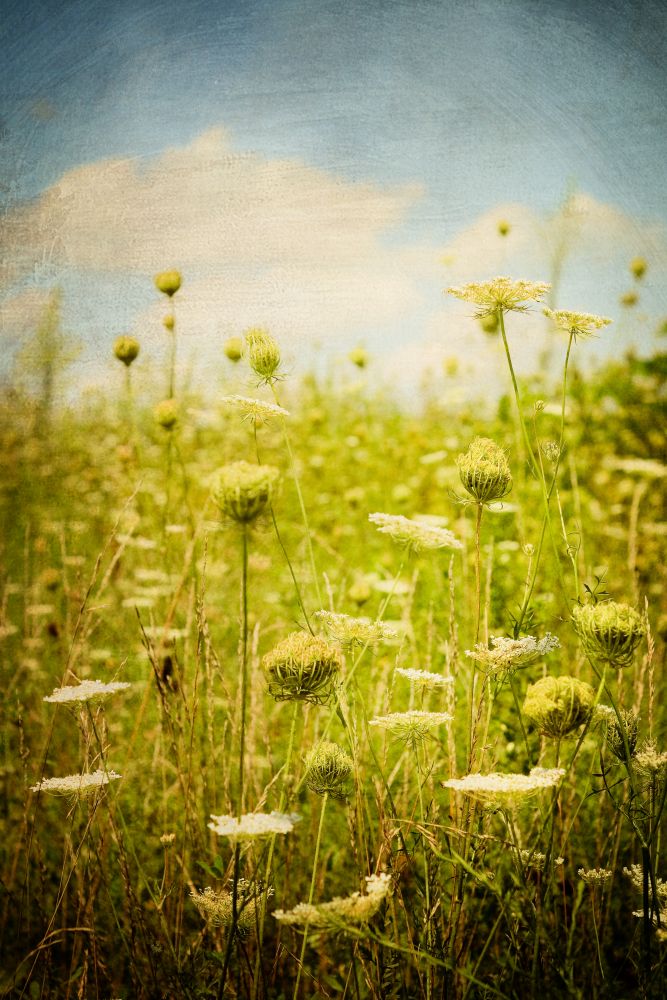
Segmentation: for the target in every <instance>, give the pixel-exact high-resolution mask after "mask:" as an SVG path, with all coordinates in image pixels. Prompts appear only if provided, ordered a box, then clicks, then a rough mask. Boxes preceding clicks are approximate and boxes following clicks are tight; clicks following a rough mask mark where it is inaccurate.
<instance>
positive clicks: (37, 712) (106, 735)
mask: <svg viewBox="0 0 667 1000" xmlns="http://www.w3.org/2000/svg"><path fill="white" fill-rule="evenodd" d="M180 280H181V279H180V275H178V273H177V272H174V271H170V272H164V273H163V274H161V275H159V276H158V278H157V279H156V283H157V288H158V290H159V292H160V294H161V295H162V299H161V301H162V302H163V304H164V318H165V337H166V338H168V339H169V342H170V344H171V345H172V348H173V350H172V355H171V360H170V364H169V368H168V370H167V371H166V372H162V371H156V372H155V378H154V396H153V398H150V399H149V398H147V397H145V396H144V395H142V394H138V393H136V392H135V390H134V389H133V383H132V373H133V364H134V362H135V358H136V357H137V354H138V353H139V352H141V350H142V345H141V343H140V338H138V340H135V339H134V337H120V338H118V339H117V340H116V341H115V344H114V343H113V337H112V338H111V339H110V343H109V373H108V390H107V391H106V393H105V394H104V395H103V396H102V395H99V394H98V395H96V396H93V397H82V398H81V399H79V400H77V401H75V402H73V403H71V404H69V405H64V404H61V405H58V403H57V401H56V399H55V398H54V392H53V375H54V358H55V357H56V353H57V352H55V351H54V350H49V345H51V347H53V345H54V344H56V345H57V336H56V334H57V328H58V323H57V315H56V314H55V313H54V314H53V315H52V316H51V320H50V321H48V322H45V325H44V329H43V330H42V335H43V343H42V345H41V346H42V359H43V360H42V369H41V377H40V379H39V380H38V389H39V391H38V392H37V393H36V394H30V393H28V392H26V391H23V390H21V389H20V388H18V387H16V386H12V385H11V384H7V385H6V387H5V389H4V392H3V397H2V401H1V403H0V406H1V418H0V436H1V441H0V462H1V463H2V492H1V509H2V519H3V541H2V566H3V569H2V575H1V577H0V651H1V653H2V660H1V663H2V673H3V695H4V697H3V699H2V710H1V711H2V721H1V725H0V732H1V734H2V762H1V766H2V813H3V829H4V834H3V837H2V841H1V843H0V934H1V938H0V953H1V955H2V959H1V960H0V965H1V969H2V978H1V979H0V991H1V993H2V996H5V997H10V998H12V1000H19V998H24V997H25V998H30V1000H37V998H42V997H47V998H48V997H58V998H60V997H62V998H68V1000H69V998H72V1000H74V998H91V1000H92V998H96V1000H108V998H112V997H114V998H115V997H122V998H127V1000H129V998H134V997H136V998H172V997H173V998H180V997H185V998H192V1000H194V998H218V1000H220V998H223V997H239V998H253V1000H254V998H257V1000H259V998H269V1000H279V998H294V1000H297V998H299V997H301V998H306V997H315V996H317V997H320V996H321V997H332V998H333V997H336V998H349V1000H360V998H375V1000H388V998H404V1000H411V998H428V1000H435V998H452V1000H454V998H456V1000H466V998H484V1000H487V998H491V997H499V998H516V1000H522V998H526V997H538V996H539V997H541V998H551V997H563V996H568V997H578V998H582V1000H583V998H591V997H604V998H618V1000H621V998H628V997H634V996H637V997H646V998H659V997H664V996H665V995H666V994H667V974H666V970H667V964H666V954H667V930H666V929H665V920H667V866H666V864H665V857H664V854H665V836H664V835H665V827H664V815H665V798H666V795H667V712H666V709H665V702H664V696H663V691H664V688H663V680H664V664H665V636H666V633H667V616H666V614H665V609H664V604H663V605H662V606H661V594H662V592H663V588H664V581H665V567H666V565H667V561H666V559H665V546H664V538H665V521H664V481H665V472H666V467H665V465H664V464H663V463H664V456H665V424H664V419H662V422H661V418H664V408H665V374H666V366H665V359H666V358H667V354H665V353H660V352H656V353H654V354H653V355H652V356H651V357H648V358H638V357H636V356H634V355H632V354H629V355H628V356H626V357H625V358H623V359H618V360H616V361H615V362H613V363H609V364H607V365H606V366H603V367H600V368H599V369H598V370H597V371H595V372H594V373H592V372H591V371H590V370H588V371H587V373H586V374H585V375H584V374H582V368H581V367H580V366H579V357H580V354H581V352H585V350H586V340H587V338H588V337H589V336H591V335H594V334H597V335H599V336H604V335H605V329H604V328H605V325H606V321H605V320H604V319H603V318H600V317H596V316H591V315H589V314H586V313H566V312H549V315H548V316H546V317H544V322H545V323H546V322H549V323H550V324H551V336H552V337H553V340H554V345H555V346H554V353H555V354H556V355H557V356H559V357H560V358H561V361H560V370H559V372H558V374H557V375H555V376H553V375H549V376H548V375H546V374H544V373H541V374H540V373H536V374H535V376H534V377H532V378H522V379H521V378H518V377H517V376H516V374H515V370H514V366H513V363H512V340H513V326H512V324H513V321H514V317H515V314H516V312H517V311H523V310H525V309H530V310H534V311H535V312H539V311H541V310H542V308H543V304H544V297H545V295H546V293H547V288H546V286H541V285H538V284H535V283H529V282H519V281H510V280H509V279H495V280H494V281H491V282H487V283H481V284H478V285H470V286H464V287H462V288H460V289H455V290H454V295H455V296H456V297H457V298H458V299H459V300H462V301H460V302H459V304H460V308H461V310H462V313H465V312H466V311H467V312H468V314H469V313H471V312H475V313H476V314H477V315H478V316H479V321H480V323H482V324H483V325H484V328H485V330H486V332H487V333H488V336H489V337H494V338H496V339H497V341H498V345H499V349H500V350H502V352H503V354H504V356H505V359H506V362H507V369H506V380H507V382H506V384H507V391H506V394H505V395H504V396H503V397H502V398H501V399H500V400H499V402H498V403H497V404H496V403H495V402H494V403H489V402H488V401H486V402H484V401H483V398H482V397H483V386H482V387H481V388H480V399H470V400H469V401H468V402H466V403H459V404H453V403H449V402H447V398H448V397H447V393H446V391H445V390H446V388H447V380H448V379H451V377H453V376H452V374H451V373H450V374H447V372H444V371H443V372H442V373H437V374H436V376H435V377H434V378H433V380H432V381H431V383H430V387H429V389H428V390H425V391H424V394H423V397H422V399H421V400H420V401H419V405H417V406H416V407H413V408H412V409H411V410H409V411H408V412H406V410H405V409H404V408H402V407H401V406H400V405H399V404H398V403H397V401H396V400H395V399H393V398H392V395H391V393H390V392H389V391H383V392H375V391H370V390H369V388H368V385H367V383H366V382H365V378H364V376H365V371H366V368H367V366H368V365H372V364H378V365H379V364H381V359H373V358H369V357H368V356H367V355H366V353H365V352H364V351H363V350H361V349H359V350H357V351H355V352H353V354H352V356H351V357H350V358H349V359H348V361H347V366H348V367H347V369H346V370H345V372H344V374H342V375H339V376H337V377H333V376H319V377H315V376H314V375H311V376H307V377H304V378H299V379H297V378H295V377H293V376H291V375H289V373H287V372H286V371H285V368H284V365H283V363H282V361H281V356H280V355H281V347H280V344H277V343H276V341H275V340H274V339H273V337H272V336H271V334H270V332H267V331H264V330H252V331H246V332H245V334H244V335H243V336H239V338H234V339H233V340H231V341H227V342H226V343H225V344H224V345H223V344H221V358H220V362H221V371H222V372H223V375H222V378H223V380H224V385H225V390H224V392H217V391H214V390H215V386H213V387H212V391H211V392H210V393H209V394H208V398H206V399H203V398H201V397H200V395H199V394H197V393H194V392H191V391H188V390H187V389H186V387H185V386H184V385H179V377H178V371H179V369H178V366H177V364H176V357H177V352H178V351H179V350H181V349H182V348H181V345H180V344H179V341H178V324H177V319H176V320H175V319H174V315H175V314H174V312H173V306H174V303H175V302H176V303H177V296H178V292H179V286H180ZM56 308H57V304H56V305H55V306H54V309H56ZM176 316H177V313H176ZM49 324H50V325H49ZM49 338H50V339H49ZM114 352H115V357H114ZM214 378H220V376H218V375H215V376H213V375H212V379H214ZM663 880H665V881H663Z"/></svg>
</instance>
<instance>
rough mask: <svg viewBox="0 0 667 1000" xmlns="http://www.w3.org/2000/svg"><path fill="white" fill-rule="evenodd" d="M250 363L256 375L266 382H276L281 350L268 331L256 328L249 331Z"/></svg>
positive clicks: (248, 355)
mask: <svg viewBox="0 0 667 1000" xmlns="http://www.w3.org/2000/svg"><path fill="white" fill-rule="evenodd" d="M245 343H246V354H247V357H248V363H249V365H250V367H251V368H252V370H253V371H254V373H255V375H258V376H259V377H260V378H261V379H262V381H264V382H274V381H275V380H276V378H277V377H278V376H277V374H276V373H277V371H278V365H279V364H280V350H279V348H278V345H277V344H276V342H275V340H274V339H273V337H272V336H271V335H270V334H269V333H268V331H267V330H262V329H261V328H256V329H253V330H248V331H247V332H246V335H245Z"/></svg>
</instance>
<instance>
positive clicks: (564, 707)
mask: <svg viewBox="0 0 667 1000" xmlns="http://www.w3.org/2000/svg"><path fill="white" fill-rule="evenodd" d="M594 702H595V692H594V690H593V688H592V687H591V686H590V684H586V683H585V682H584V681H579V680H577V679H576V677H542V679H541V680H539V681H537V683H535V684H529V686H528V690H527V691H526V699H525V701H524V704H523V712H524V715H525V716H526V718H527V719H529V720H530V721H531V722H532V723H533V725H534V726H535V728H536V729H537V730H538V731H539V732H540V733H541V734H542V735H543V736H551V737H553V738H554V739H561V738H562V737H563V736H567V735H568V734H569V733H572V732H574V730H575V729H578V728H579V726H581V725H583V724H584V723H585V722H588V720H589V718H590V716H591V713H592V711H593V704H594Z"/></svg>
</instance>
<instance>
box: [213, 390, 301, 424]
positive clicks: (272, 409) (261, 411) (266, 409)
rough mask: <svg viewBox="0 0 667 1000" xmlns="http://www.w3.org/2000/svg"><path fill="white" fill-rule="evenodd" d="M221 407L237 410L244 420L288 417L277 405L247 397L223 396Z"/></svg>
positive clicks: (287, 412) (287, 411)
mask: <svg viewBox="0 0 667 1000" xmlns="http://www.w3.org/2000/svg"><path fill="white" fill-rule="evenodd" d="M220 402H221V403H222V405H223V406H227V407H230V408H231V409H234V410H239V412H240V413H241V414H242V415H243V419H244V420H252V421H253V422H254V423H257V422H258V421H266V420H268V419H269V417H289V410H286V409H285V408H284V407H283V406H278V404H277V403H268V402H266V401H265V400H263V399H252V398H251V397H249V396H223V397H222V399H221V400H220Z"/></svg>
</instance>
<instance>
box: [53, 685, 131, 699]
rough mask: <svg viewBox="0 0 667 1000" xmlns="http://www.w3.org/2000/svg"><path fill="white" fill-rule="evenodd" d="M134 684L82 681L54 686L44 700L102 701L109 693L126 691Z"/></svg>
mask: <svg viewBox="0 0 667 1000" xmlns="http://www.w3.org/2000/svg"><path fill="white" fill-rule="evenodd" d="M131 686H132V685H131V684H129V683H127V681H109V682H108V683H105V682H104V681H81V683H80V684H72V685H69V686H67V687H60V688H54V689H53V692H52V693H51V694H47V695H46V696H45V697H44V698H43V699H42V700H43V701H51V702H55V703H57V704H60V705H71V704H72V703H76V702H86V701H89V702H100V701H104V699H105V698H108V697H109V695H112V694H116V692H118V691H126V690H127V688H129V687H131Z"/></svg>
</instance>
